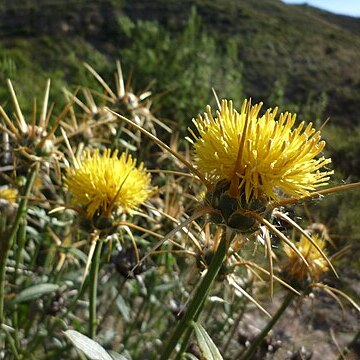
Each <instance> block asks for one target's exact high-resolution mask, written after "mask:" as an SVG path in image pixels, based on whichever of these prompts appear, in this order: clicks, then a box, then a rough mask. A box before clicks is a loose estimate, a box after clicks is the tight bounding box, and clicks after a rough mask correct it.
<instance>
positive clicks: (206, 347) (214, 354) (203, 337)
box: [192, 322, 223, 360]
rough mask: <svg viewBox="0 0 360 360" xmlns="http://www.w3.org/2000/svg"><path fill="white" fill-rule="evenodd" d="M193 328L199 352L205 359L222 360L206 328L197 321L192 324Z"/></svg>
mask: <svg viewBox="0 0 360 360" xmlns="http://www.w3.org/2000/svg"><path fill="white" fill-rule="evenodd" d="M192 325H193V327H194V329H195V335H196V339H197V342H198V345H199V348H200V352H201V354H202V355H203V356H204V358H205V359H206V360H223V357H222V356H221V354H220V351H219V349H218V348H217V347H216V345H215V344H214V342H213V341H212V339H211V337H210V336H209V334H208V333H207V332H206V330H205V329H204V328H203V327H202V326H201V325H200V324H198V323H195V322H194V323H193V324H192Z"/></svg>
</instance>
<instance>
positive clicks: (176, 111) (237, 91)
mask: <svg viewBox="0 0 360 360" xmlns="http://www.w3.org/2000/svg"><path fill="white" fill-rule="evenodd" d="M119 23H120V24H121V28H122V31H123V33H124V36H125V37H126V40H127V41H126V44H127V45H126V48H125V49H124V50H122V51H121V52H120V54H119V55H120V57H121V59H123V60H124V63H125V64H127V66H131V68H133V69H134V72H135V75H134V77H135V82H136V84H137V87H139V86H140V87H145V86H146V85H147V84H148V83H150V82H152V81H153V80H156V84H155V85H154V86H153V87H152V89H153V90H155V92H156V93H158V94H163V95H162V96H161V97H160V99H159V105H160V106H161V111H160V113H161V115H162V116H166V117H167V118H171V119H173V120H175V121H176V123H177V124H178V125H179V126H180V128H181V129H182V130H184V129H185V128H186V127H187V126H188V125H189V123H190V120H191V118H192V117H194V116H196V115H197V114H198V113H199V112H202V111H204V110H205V109H204V108H205V104H207V103H209V102H212V103H214V98H213V95H212V92H211V89H212V88H214V89H215V90H216V91H217V93H218V96H219V97H221V98H223V97H235V98H237V99H241V97H242V93H243V85H242V63H241V61H240V59H239V58H238V51H237V43H236V41H234V40H233V39H228V40H226V41H224V42H223V43H222V44H219V43H218V42H217V41H216V38H215V37H214V36H212V35H209V34H207V33H206V32H204V31H203V30H202V21H201V18H200V17H199V15H197V13H196V11H195V10H193V12H192V15H191V17H190V18H189V20H188V22H187V24H186V26H185V27H184V29H183V30H181V31H180V33H178V34H171V33H170V32H169V31H167V30H166V29H165V28H164V27H163V26H162V25H160V24H158V23H156V22H144V21H138V22H136V23H133V22H131V21H130V20H129V18H126V17H122V18H120V19H119Z"/></svg>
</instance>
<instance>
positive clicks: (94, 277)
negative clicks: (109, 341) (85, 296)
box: [89, 240, 102, 339]
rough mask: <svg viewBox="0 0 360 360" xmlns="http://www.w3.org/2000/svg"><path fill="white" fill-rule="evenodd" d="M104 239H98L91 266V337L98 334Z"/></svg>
mask: <svg viewBox="0 0 360 360" xmlns="http://www.w3.org/2000/svg"><path fill="white" fill-rule="evenodd" d="M101 248H102V241H101V240H97V242H96V245H95V251H94V256H93V258H92V262H91V268H90V279H89V281H90V284H89V337H90V338H91V339H93V338H94V337H95V335H96V325H97V321H96V295H97V283H98V274H99V265H100V255H101Z"/></svg>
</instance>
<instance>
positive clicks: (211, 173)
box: [188, 100, 333, 202]
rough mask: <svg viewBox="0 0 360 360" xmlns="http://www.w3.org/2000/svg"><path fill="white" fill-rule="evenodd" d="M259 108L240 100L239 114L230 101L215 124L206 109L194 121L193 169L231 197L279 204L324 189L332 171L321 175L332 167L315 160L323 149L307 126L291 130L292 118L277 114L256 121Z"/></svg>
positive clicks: (215, 120) (224, 103) (293, 118)
mask: <svg viewBox="0 0 360 360" xmlns="http://www.w3.org/2000/svg"><path fill="white" fill-rule="evenodd" d="M261 107H262V103H259V104H256V105H253V106H250V104H249V102H248V101H247V100H245V101H244V102H243V104H242V107H241V110H240V113H238V112H237V111H236V110H235V109H233V104H232V101H227V100H223V101H222V104H221V110H220V111H217V113H216V117H215V118H214V117H213V116H212V114H211V108H210V106H208V107H207V109H206V113H205V114H204V116H203V117H202V116H201V115H199V116H198V118H197V119H193V123H194V124H195V127H196V129H197V131H198V135H195V133H194V132H193V131H192V130H191V129H189V131H190V133H191V134H192V136H193V138H194V139H193V140H191V139H188V140H189V141H190V142H192V143H193V146H194V155H195V164H196V166H197V168H198V169H199V170H200V171H201V172H203V173H204V174H206V176H207V177H208V179H209V180H210V181H211V183H213V184H216V183H217V182H218V181H220V180H227V181H229V182H230V183H231V188H230V192H232V196H234V189H235V195H236V196H239V195H240V194H242V193H245V197H246V201H247V202H249V200H250V198H251V197H255V198H257V199H260V198H264V197H265V198H268V199H272V200H278V199H279V198H280V197H281V192H282V193H285V194H287V195H291V196H295V197H300V196H305V195H308V194H309V193H310V192H311V191H313V190H315V189H316V188H317V187H319V186H323V185H326V184H327V181H328V180H329V175H330V174H332V173H333V171H320V169H321V168H322V167H324V166H325V165H326V164H329V163H330V162H331V160H330V159H325V158H324V157H320V158H319V159H316V156H318V155H319V154H320V153H321V151H322V150H323V148H324V146H325V142H324V141H321V137H320V133H319V132H316V131H315V129H313V127H312V124H311V123H310V124H309V125H308V126H307V127H305V124H304V122H302V123H301V124H300V125H299V126H298V127H296V128H293V126H294V123H295V118H296V115H292V114H290V113H285V114H280V116H279V117H278V118H277V119H276V115H277V110H278V109H277V108H275V109H274V110H272V109H268V110H267V111H266V112H265V114H264V115H263V116H259V112H260V109H261Z"/></svg>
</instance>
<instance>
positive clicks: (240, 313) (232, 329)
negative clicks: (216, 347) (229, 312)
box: [222, 300, 247, 354]
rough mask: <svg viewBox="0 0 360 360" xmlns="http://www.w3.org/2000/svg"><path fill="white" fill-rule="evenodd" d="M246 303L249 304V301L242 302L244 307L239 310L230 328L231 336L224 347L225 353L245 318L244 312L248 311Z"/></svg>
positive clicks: (223, 351)
mask: <svg viewBox="0 0 360 360" xmlns="http://www.w3.org/2000/svg"><path fill="white" fill-rule="evenodd" d="M246 305H247V301H246V300H245V301H244V303H243V304H242V307H241V309H240V311H239V314H238V316H237V317H236V319H235V321H234V324H233V325H232V328H231V330H230V333H229V336H228V339H227V341H226V343H225V345H224V347H223V349H222V353H223V354H225V353H226V351H227V349H228V347H229V345H230V342H231V340H232V339H234V337H235V336H234V335H235V332H236V330H237V329H238V326H239V324H240V321H241V319H242V318H243V316H244V314H245V311H246Z"/></svg>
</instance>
